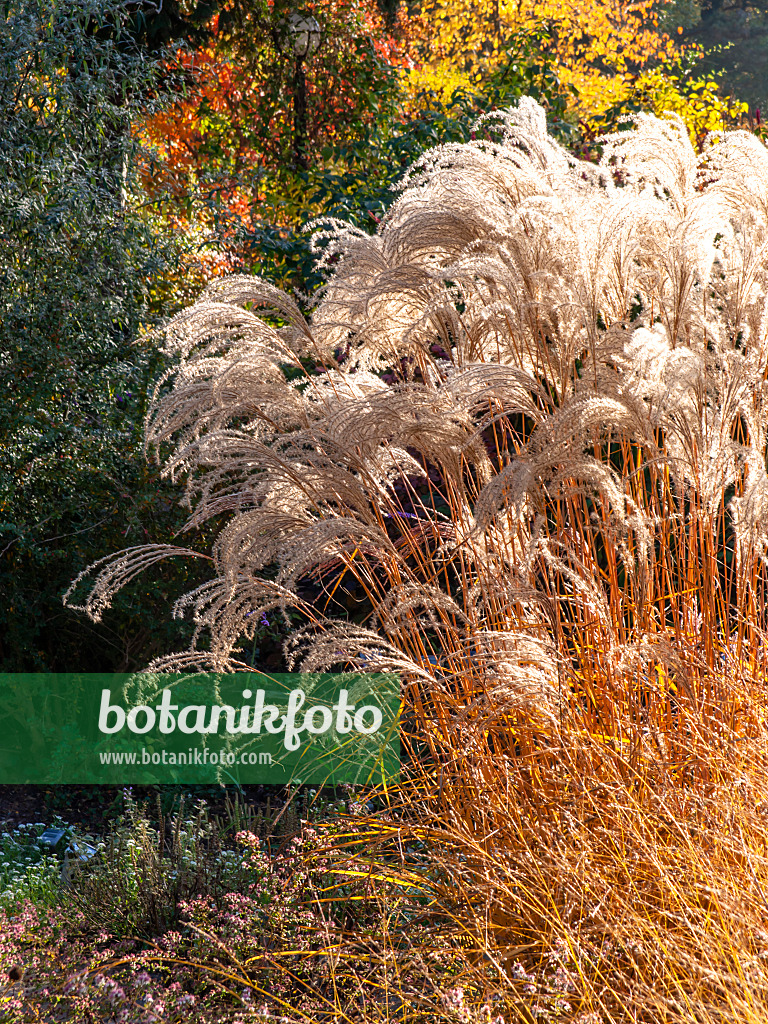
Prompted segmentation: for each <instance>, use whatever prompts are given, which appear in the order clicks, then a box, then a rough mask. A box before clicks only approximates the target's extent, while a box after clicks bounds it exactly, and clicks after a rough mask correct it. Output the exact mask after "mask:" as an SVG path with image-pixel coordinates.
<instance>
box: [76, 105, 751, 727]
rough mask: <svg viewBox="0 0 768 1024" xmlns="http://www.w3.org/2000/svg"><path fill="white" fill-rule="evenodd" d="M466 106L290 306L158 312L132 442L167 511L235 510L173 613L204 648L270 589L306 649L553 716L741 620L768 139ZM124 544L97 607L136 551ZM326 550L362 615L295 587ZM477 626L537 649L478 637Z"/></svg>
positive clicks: (205, 306) (244, 617)
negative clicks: (451, 140) (163, 318)
mask: <svg viewBox="0 0 768 1024" xmlns="http://www.w3.org/2000/svg"><path fill="white" fill-rule="evenodd" d="M486 124H487V126H488V128H489V129H490V130H493V131H495V132H496V139H495V141H490V142H489V141H480V140H478V141H474V142H470V143H467V144H464V145H451V146H444V147H438V148H437V149H435V150H433V151H431V152H430V153H428V154H426V155H425V156H424V157H423V158H422V159H421V160H420V161H418V162H417V164H416V165H415V166H414V167H413V168H412V170H411V171H410V173H409V175H408V176H407V177H406V181H405V184H404V187H403V191H402V194H401V196H400V198H399V199H398V200H397V202H396V203H395V204H394V205H393V207H392V209H391V210H390V212H389V214H388V215H387V217H386V218H385V219H384V221H383V222H382V224H381V225H380V227H379V230H378V231H377V233H376V234H375V235H374V236H368V235H367V234H365V233H363V232H361V231H359V230H357V229H354V228H352V227H350V226H349V225H344V224H339V223H334V224H330V225H329V226H327V227H326V228H325V230H323V231H320V232H319V233H318V235H317V237H316V240H315V244H316V245H317V246H318V251H319V252H321V260H322V261H324V262H325V266H326V267H327V269H328V271H329V278H328V282H327V284H326V285H325V287H324V288H323V289H322V291H321V293H320V294H319V296H318V297H317V298H316V300H315V302H314V306H313V309H312V311H311V315H310V316H309V318H305V316H304V314H303V313H302V312H301V310H300V309H299V307H298V306H297V304H296V302H295V301H294V300H292V299H291V298H290V297H288V296H286V295H284V294H283V293H282V292H280V291H279V290H277V289H275V288H274V287H272V286H270V285H268V284H267V283H265V282H264V281H261V280H259V279H256V278H249V277H244V276H240V277H236V278H232V279H228V280H224V281H222V282H215V283H214V284H213V285H211V286H209V288H208V289H206V291H205V292H204V293H203V295H202V296H201V298H200V300H199V301H198V302H197V303H196V304H195V305H194V306H192V307H191V308H190V309H189V310H186V311H184V312H183V313H181V314H179V315H178V316H177V317H176V318H174V320H173V321H172V322H171V323H170V325H169V327H168V329H167V332H166V336H165V345H166V348H167V350H168V351H169V352H171V353H173V354H174V355H175V356H176V357H177V359H178V367H177V369H176V371H175V374H174V375H173V376H172V379H169V380H166V381H164V382H162V383H161V385H159V386H158V389H157V391H156V394H155V398H154V402H153V405H152V408H151V411H150V414H149V417H148V421H147V445H148V448H149V449H150V450H151V451H154V452H156V453H158V455H159V456H161V457H162V459H163V464H164V473H165V474H166V475H168V476H170V477H172V478H174V479H175V478H177V477H178V478H180V477H185V478H186V501H187V503H188V504H189V506H190V513H191V514H190V520H189V528H190V529H193V528H196V527H197V526H199V525H201V524H202V523H204V522H206V521H207V520H208V519H210V518H212V517H214V516H218V515H220V514H221V513H229V514H230V515H231V520H230V522H229V524H228V525H226V526H225V527H224V528H223V529H222V530H221V532H220V535H219V537H218V540H217V541H216V543H215V545H214V549H213V566H214V572H215V575H216V578H215V580H214V581H213V582H212V583H211V584H210V586H206V587H204V588H200V589H198V591H196V592H195V594H194V595H190V596H189V597H188V599H185V600H183V601H182V602H180V603H179V604H178V605H177V611H179V612H180V611H183V610H184V609H186V608H190V609H191V610H192V614H193V617H194V620H195V623H196V628H197V633H196V638H197V639H198V640H200V639H202V637H203V635H204V633H207V635H208V637H209V639H208V641H207V644H208V647H207V648H206V646H205V644H203V646H202V647H201V648H200V650H199V654H200V658H201V660H206V659H207V660H208V662H210V661H211V659H212V660H213V661H214V662H215V663H216V664H220V665H229V664H234V663H235V662H236V661H237V651H238V645H239V643H240V642H241V641H242V639H243V637H249V636H252V635H253V629H254V622H255V618H256V616H255V615H254V612H256V611H262V610H264V609H265V608H268V607H269V608H272V607H280V608H282V609H283V610H287V609H288V608H289V607H294V608H297V609H301V610H302V611H303V612H304V613H305V614H306V616H307V618H308V619H309V621H310V622H311V628H310V629H309V631H308V632H307V633H304V634H302V641H301V643H300V644H299V645H298V646H297V647H295V648H293V647H292V648H291V650H292V651H293V655H294V656H295V658H296V659H298V660H297V661H296V662H295V663H296V664H297V665H304V667H305V668H307V669H308V670H309V669H310V668H311V669H312V670H316V669H317V668H318V667H319V666H321V665H325V664H329V662H328V658H330V657H333V658H334V659H335V660H334V661H333V662H332V663H333V664H339V654H338V652H340V651H341V652H342V655H343V656H342V657H341V663H343V664H348V665H353V666H357V667H360V666H362V665H365V666H366V667H367V668H379V667H384V666H390V667H391V666H392V665H393V664H394V663H395V662H398V664H400V666H401V668H402V669H403V671H404V672H405V674H406V675H408V673H409V672H411V673H413V678H414V679H416V678H418V679H419V680H420V683H419V685H420V686H422V687H423V684H424V679H425V677H428V678H431V679H432V680H433V683H434V686H435V688H436V689H435V692H440V693H442V694H443V695H445V694H446V693H447V692H450V693H451V694H452V704H451V706H452V707H461V706H463V705H462V702H463V701H464V702H472V701H476V700H477V699H478V693H479V692H485V693H486V698H484V699H487V700H488V701H491V703H492V702H493V700H496V697H499V699H501V697H500V696H499V695H500V694H501V692H502V691H501V690H500V689H499V686H500V685H501V684H500V683H498V680H499V679H500V678H501V677H502V676H504V673H505V672H506V673H507V675H506V677H505V678H508V680H510V681H509V683H508V684H504V685H506V686H507V690H506V691H504V692H505V693H506V694H507V696H505V697H504V700H505V701H513V700H516V699H517V698H516V697H514V694H515V693H523V692H524V693H525V694H527V695H528V696H526V698H525V699H526V701H528V706H532V705H531V701H534V696H535V695H536V694H538V697H537V698H536V699H537V700H539V701H540V710H541V711H542V713H544V711H546V714H547V715H549V714H550V712H551V711H552V708H553V707H555V704H553V699H552V692H553V691H552V689H551V684H552V680H554V678H555V677H557V679H558V681H559V683H558V685H559V686H560V690H559V691H558V692H560V693H562V685H563V683H564V680H566V679H571V681H572V682H573V679H576V680H577V683H576V684H574V685H577V686H582V687H583V692H584V693H587V694H589V693H591V692H592V691H593V689H594V687H596V686H598V685H604V686H605V687H606V688H607V690H610V691H611V692H614V691H616V690H617V689H619V688H620V686H621V685H622V684H621V680H622V679H624V678H625V677H626V676H627V674H628V673H629V674H632V673H636V672H638V671H639V669H638V665H639V664H640V663H641V662H642V663H649V662H651V661H653V660H654V658H656V659H659V658H660V657H661V654H660V652H661V651H662V649H663V650H666V649H667V648H666V647H664V646H663V645H664V644H667V645H669V644H673V645H675V646H676V648H679V649H680V650H688V651H690V650H693V649H696V651H697V652H698V653H696V656H695V657H694V656H693V654H691V658H693V661H694V662H695V664H696V670H695V672H693V670H692V674H691V678H692V679H693V678H694V676H695V678H696V679H698V683H696V685H695V686H694V683H691V686H692V687H693V688H694V689H695V688H696V687H698V689H697V690H696V692H697V694H698V696H697V700H698V701H699V706H700V707H704V706H707V707H710V706H714V702H715V696H714V691H713V690H712V686H713V685H714V684H713V683H712V680H713V678H714V668H715V662H716V659H717V657H719V654H718V651H719V650H720V649H721V648H722V646H723V645H725V646H726V647H727V645H728V644H729V643H730V638H731V636H732V635H733V634H734V632H735V635H736V636H737V638H738V643H739V645H740V649H741V648H742V647H745V648H749V647H750V646H752V647H753V648H754V647H755V645H756V644H757V641H758V638H759V636H760V635H761V633H760V631H761V629H762V627H763V626H764V621H763V610H764V597H763V593H764V590H763V588H764V576H763V575H762V568H761V566H760V556H761V555H763V554H764V552H765V550H766V547H768V477H767V476H766V470H765V464H766V428H765V423H766V415H765V414H766V409H765V405H764V403H765V389H766V375H767V374H766V355H767V350H766V341H767V337H766V336H767V332H768V312H767V311H768V305H767V304H766V303H767V301H768V300H767V296H768V201H767V200H766V194H767V190H768V159H766V155H765V147H764V146H762V144H761V143H759V142H758V141H757V140H756V139H754V137H752V136H748V135H746V134H745V133H739V132H735V133H726V134H725V135H722V136H721V137H718V138H714V137H713V138H712V139H711V140H710V142H709V144H708V146H707V148H706V149H705V152H704V153H703V154H702V155H701V156H700V157H699V156H697V155H696V154H695V152H694V151H693V149H692V148H691V145H690V142H689V141H688V136H687V133H686V131H685V130H684V127H683V126H682V124H681V122H679V120H676V119H674V118H671V119H667V120H660V119H657V118H654V117H652V116H651V115H640V116H638V118H636V119H635V122H634V125H633V126H632V127H631V128H629V129H627V130H624V131H621V132H617V133H615V134H614V135H612V136H609V137H608V138H607V139H606V141H605V148H604V153H603V157H602V159H601V161H600V163H599V164H590V163H587V162H584V161H578V160H575V159H574V158H573V157H572V156H571V155H570V154H568V153H567V152H566V151H565V150H564V149H563V148H562V147H560V146H559V145H558V144H557V143H556V142H555V141H554V140H553V139H551V138H550V137H549V136H548V134H547V131H546V120H545V116H544V113H543V111H542V110H541V108H540V107H538V106H537V104H535V103H534V102H533V101H532V100H529V99H527V98H526V99H524V100H523V101H521V103H520V105H519V107H518V108H514V109H511V110H508V111H504V112H501V113H499V114H496V115H494V116H493V117H491V118H487V119H486ZM752 169H754V171H753V170H752ZM322 247H324V249H323V248H322ZM308 360H311V361H312V363H313V365H314V366H315V367H316V368H317V372H315V371H310V370H308V369H306V365H307V361H308ZM386 374H389V382H387V380H385V376H386ZM729 545H730V547H729ZM731 549H732V550H733V552H734V554H733V556H732V557H733V561H732V562H731V563H729V564H726V557H725V556H726V555H727V554H728V551H729V550H731ZM117 557H118V561H116V562H115V564H114V572H113V573H112V575H110V573H109V571H108V570H105V569H104V568H103V567H100V574H99V576H98V577H97V579H96V585H95V588H94V590H93V592H92V594H91V596H90V598H89V599H88V600H87V601H86V602H85V605H84V607H85V608H86V609H87V610H88V611H89V612H90V613H92V614H94V615H99V614H101V613H102V611H103V610H104V608H105V607H106V605H107V604H108V601H109V598H110V597H111V595H112V593H113V592H114V589H115V587H116V586H118V585H119V584H120V583H121V582H122V581H123V580H127V579H129V578H132V571H133V570H132V569H131V570H130V572H129V571H127V566H128V565H130V566H133V565H134V564H135V565H136V566H140V565H141V564H142V563H141V561H140V560H139V561H135V558H136V556H135V555H133V554H131V555H130V556H129V555H128V554H122V555H120V556H117ZM126 558H128V559H129V561H128V562H126ZM130 559H134V561H130ZM270 567H271V568H272V569H273V570H275V572H274V573H273V575H274V579H273V580H268V579H266V578H263V576H264V573H265V572H266V570H267V569H269V568H270ZM275 573H276V575H275ZM318 573H320V574H322V576H323V579H324V580H326V581H327V580H328V579H331V581H332V582H331V583H330V584H326V592H327V593H329V594H333V593H335V589H336V586H337V585H338V583H339V582H340V581H341V580H342V579H343V578H345V577H346V579H348V580H351V579H353V580H355V581H356V583H357V585H358V586H359V587H361V588H362V590H363V592H364V594H365V598H366V601H367V602H368V603H369V605H370V613H369V620H368V624H367V625H368V626H369V627H370V629H369V632H368V633H362V632H360V631H359V630H358V629H357V628H353V627H351V626H350V625H349V624H348V623H345V622H341V621H339V620H338V619H334V617H333V614H332V609H331V606H330V605H326V606H325V607H324V609H323V610H322V614H321V613H320V611H319V610H318V609H314V610H312V609H310V607H309V606H308V604H307V602H306V601H305V600H304V599H303V598H302V597H301V594H300V591H301V586H302V581H306V580H307V579H311V578H313V574H315V576H314V578H317V574H318ZM329 600H330V598H329ZM694 606H695V609H696V610H695V613H694V610H693V609H694ZM697 616H698V617H699V618H701V620H702V622H703V626H702V630H703V632H702V636H701V637H699V638H697V639H696V641H695V642H693V641H691V643H692V644H693V646H692V647H691V643H689V640H690V633H691V629H692V627H691V623H692V622H693V621H694V619H695V620H696V621H699V620H698V618H697ZM371 631H374V632H375V633H376V635H377V636H379V638H380V641H381V644H380V645H377V644H373V645H372V646H371V643H370V636H371V635H372V633H371ZM494 632H498V634H499V635H500V636H501V635H502V634H503V635H505V636H507V635H515V636H517V637H518V640H519V643H520V644H525V643H529V642H530V643H534V642H535V643H536V644H543V645H544V647H545V648H546V649H547V650H549V649H551V650H552V651H553V652H555V654H554V655H553V659H552V660H551V662H550V661H547V662H546V665H547V666H549V667H543V666H545V662H544V661H543V660H542V661H540V663H539V665H538V667H536V670H535V671H534V670H533V668H531V666H530V665H527V663H523V664H522V667H520V665H521V663H519V662H518V661H515V658H514V657H506V658H501V659H500V660H498V659H497V660H496V661H494V660H493V659H491V660H488V659H487V658H485V657H484V656H483V657H480V656H479V655H478V653H477V652H478V651H480V650H481V647H482V645H480V644H479V640H478V638H479V637H480V636H483V637H487V636H490V635H492V634H493V633H494ZM705 634H706V635H705ZM649 637H650V638H654V637H655V638H656V639H651V640H649ZM654 644H655V645H656V646H654ZM697 644H698V645H699V646H700V647H702V649H704V651H705V653H704V654H701V652H700V651H698V647H697ZM313 645H314V646H313ZM483 649H484V648H483ZM542 649H543V648H542ZM632 650H635V651H636V652H639V653H638V654H637V658H636V659H635V660H633V658H632V657H631V656H630V654H628V653H627V652H631V651H632ZM395 651H396V652H399V653H397V654H396V655H395V654H393V652H395ZM298 652H301V653H300V654H299V653H298ZM654 652H655V653H654ZM194 653H195V652H194V651H192V652H188V653H187V654H185V655H184V656H183V657H182V660H180V661H179V662H177V664H182V663H183V664H185V665H187V664H191V663H192V661H193V659H194ZM700 655H701V656H700ZM638 658H639V661H638V660H637V659H638ZM302 659H303V660H302ZM398 659H400V661H398ZM702 659H703V660H702ZM666 660H667V662H669V661H670V659H669V658H668V657H667V659H666ZM173 663H174V662H173V661H172V659H171V660H166V661H165V662H163V664H169V665H170V664H173ZM502 663H504V664H507V665H511V666H512V668H511V669H500V668H499V666H500V665H501V664H502ZM438 665H439V666H441V669H440V672H438V671H437V669H436V667H435V666H438ZM702 665H706V671H704V669H702V668H701V666H702ZM405 666H409V667H408V668H406V667H405ZM515 666H517V667H515ZM416 667H417V668H418V671H416ZM441 673H442V674H441ZM537 673H538V674H537ZM541 673H543V675H541ZM697 673H698V674H697ZM493 680H497V682H495V683H494V682H492V681H493ZM526 680H528V682H526ZM600 680H603V681H604V682H603V683H600V682H599V681H600ZM545 681H546V685H544V683H545ZM529 683H530V685H529ZM446 687H447V690H446ZM494 687H495V689H494ZM515 687H518V690H516V689H515ZM420 692H421V691H420ZM692 692H693V691H692ZM488 694H496V697H491V696H488ZM529 698H530V700H529ZM425 699H426V698H425ZM534 703H535V701H534ZM555 703H557V702H555ZM598 705H600V700H599V699H598V698H595V699H593V698H592V697H589V698H588V699H587V698H584V699H583V700H581V702H580V703H579V701H576V702H571V710H572V712H573V713H575V714H585V715H587V716H588V715H589V714H591V713H592V711H590V710H589V709H590V708H592V709H593V711H594V708H596V707H597V706H598ZM467 706H469V703H467ZM473 706H474V705H473ZM489 706H490V705H489ZM511 706H512V705H509V707H511ZM505 707H507V705H505ZM520 707H522V705H520ZM557 707H558V713H563V707H564V704H563V701H562V700H560V699H559V703H557ZM546 709H549V710H548V711H547V710H546ZM603 710H604V709H603ZM510 713H512V712H511V711H510ZM522 713H523V712H522V711H520V714H522ZM595 713H596V712H595ZM601 713H602V712H601ZM649 713H650V712H649V711H648V709H647V707H643V708H640V709H638V708H637V707H635V708H634V710H633V709H632V707H628V709H626V716H627V717H626V718H625V720H624V722H623V725H622V724H621V723H620V722H619V721H618V718H615V720H614V724H615V725H616V727H617V728H619V727H620V728H625V727H626V728H630V727H631V728H635V727H636V725H637V722H639V721H640V720H647V718H648V714H649ZM617 714H618V712H617ZM621 714H624V711H622V712H621ZM633 715H634V716H635V717H634V719H633V718H632V716H633ZM502 717H503V716H502ZM545 717H546V715H545ZM614 717H615V716H614ZM632 721H635V725H632Z"/></svg>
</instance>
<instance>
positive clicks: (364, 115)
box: [141, 0, 407, 269]
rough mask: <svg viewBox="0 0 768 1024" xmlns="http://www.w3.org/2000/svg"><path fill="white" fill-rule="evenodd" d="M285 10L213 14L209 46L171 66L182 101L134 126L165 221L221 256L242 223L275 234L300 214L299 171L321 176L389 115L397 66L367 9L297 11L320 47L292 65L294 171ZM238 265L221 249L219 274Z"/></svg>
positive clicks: (291, 58) (259, 6)
mask: <svg viewBox="0 0 768 1024" xmlns="http://www.w3.org/2000/svg"><path fill="white" fill-rule="evenodd" d="M295 10H296V8H295V5H293V4H291V3H289V2H288V0H259V2H257V3H252V4H248V5H236V4H224V5H223V7H222V9H221V10H220V11H219V13H217V14H216V15H215V16H214V17H213V18H212V20H211V22H210V25H209V31H210V35H209V42H208V43H207V44H206V45H204V46H202V47H199V48H197V49H191V48H190V49H188V50H187V51H186V52H184V53H181V54H180V55H179V56H178V58H177V59H178V61H179V63H180V64H181V66H182V68H183V69H184V71H185V72H186V76H187V83H188V87H187V90H186V92H185V93H184V94H183V95H181V96H179V98H178V101H177V102H176V103H175V104H174V105H173V106H172V107H171V108H169V109H168V110H165V111H163V112H162V113H160V114H158V115H155V116H153V117H150V118H148V119H146V121H145V122H144V123H143V125H142V126H141V133H142V137H143V139H144V142H145V144H146V145H147V147H148V150H149V154H150V155H149V158H148V161H147V165H146V179H147V183H148V185H149V186H150V187H151V188H152V189H153V191H154V193H155V195H158V194H159V193H161V192H163V191H164V192H165V195H166V198H167V201H168V206H167V209H168V212H169V215H170V216H171V217H172V219H175V220H176V221H177V223H179V224H182V225H184V226H185V228H186V229H187V230H190V229H194V228H197V229H198V230H199V229H200V228H202V229H203V236H204V235H205V234H206V232H207V233H208V235H209V236H210V233H211V231H214V233H215V235H216V237H217V240H218V242H219V244H220V246H221V244H223V245H224V247H225V248H226V247H227V242H228V241H229V242H231V241H232V240H233V239H236V238H238V237H241V236H242V233H243V231H245V232H247V231H248V230H250V229H251V228H252V227H253V226H254V224H257V225H258V224H259V223H262V224H263V223H267V222H268V223H269V224H270V225H272V226H277V227H278V228H287V227H288V226H289V225H291V224H293V223H294V222H295V220H296V218H297V216H299V214H300V213H304V214H306V213H307V212H308V211H309V210H311V203H308V177H307V173H306V171H307V170H312V171H315V170H316V169H317V168H318V167H322V168H332V167H333V165H334V163H335V162H338V151H339V149H340V148H343V147H344V146H347V145H349V144H351V143H353V142H355V141H356V140H359V139H360V138H361V137H362V136H363V135H364V134H365V132H366V130H367V129H368V128H369V127H370V126H371V124H373V123H374V122H379V123H381V122H382V121H386V120H387V119H388V118H391V117H392V116H393V115H394V114H395V112H396V110H397V106H398V96H399V82H398V75H397V72H398V69H399V68H400V67H402V66H403V65H404V64H405V63H406V62H407V56H406V53H405V50H404V48H403V47H402V46H401V45H399V44H398V42H397V41H396V37H395V35H396V33H394V32H393V31H391V30H390V29H388V28H387V26H386V24H385V18H384V16H383V15H382V13H381V11H380V9H379V7H378V6H377V4H376V3H375V2H373V0H364V2H362V3H359V2H353V0H315V2H314V3H309V4H306V5H303V6H302V7H301V14H302V15H303V16H305V17H312V18H314V19H316V21H317V22H318V24H319V27H320V29H321V39H320V45H319V48H318V50H317V52H316V53H314V54H313V55H312V56H311V57H310V58H308V59H306V60H305V61H304V64H303V69H304V76H303V77H304V81H305V83H306V95H305V96H304V97H302V99H303V101H304V102H305V104H306V125H305V134H306V138H305V140H304V148H305V150H306V153H305V159H304V160H303V161H302V164H303V166H297V165H296V161H295V159H294V149H295V141H296V140H295V137H294V135H295V125H294V113H295V107H296V103H297V102H298V101H299V99H300V97H299V96H297V94H296V81H297V78H296V74H295V72H296V60H297V58H296V55H295V53H294V49H293V40H292V38H291V34H290V27H289V26H290V17H291V15H292V14H294V13H295ZM401 17H402V15H401ZM310 191H311V190H310ZM201 199H202V200H203V202H202V204H201ZM317 212H319V211H317ZM238 265H242V264H241V263H240V262H239V257H238V256H237V255H234V250H233V248H232V247H230V253H229V258H228V260H227V261H225V262H224V264H223V266H224V267H225V268H226V267H230V268H231V267H232V266H238ZM209 269H211V268H209Z"/></svg>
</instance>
